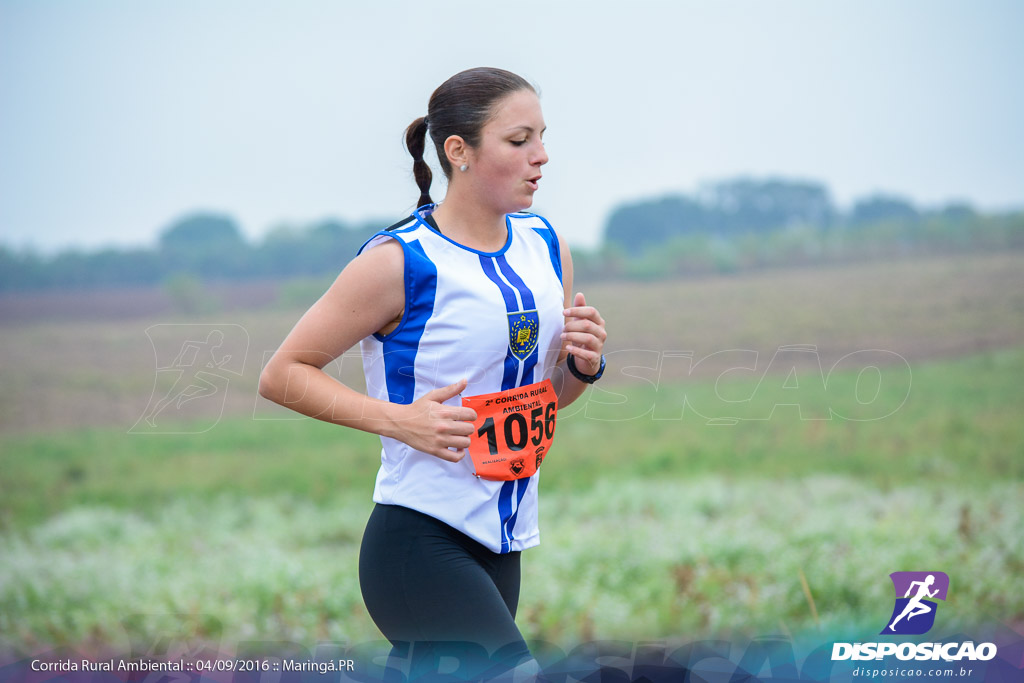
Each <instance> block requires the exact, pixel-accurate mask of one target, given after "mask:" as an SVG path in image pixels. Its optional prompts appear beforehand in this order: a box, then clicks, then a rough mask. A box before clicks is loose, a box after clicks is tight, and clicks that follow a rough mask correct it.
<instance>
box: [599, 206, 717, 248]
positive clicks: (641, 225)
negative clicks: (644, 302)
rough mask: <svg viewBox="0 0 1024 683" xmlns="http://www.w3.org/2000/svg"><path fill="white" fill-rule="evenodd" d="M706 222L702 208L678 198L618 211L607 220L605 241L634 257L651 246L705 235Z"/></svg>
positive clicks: (621, 207)
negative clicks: (682, 237)
mask: <svg viewBox="0 0 1024 683" xmlns="http://www.w3.org/2000/svg"><path fill="white" fill-rule="evenodd" d="M707 222H708V215H707V211H706V210H705V209H704V207H703V206H701V205H700V204H699V203H698V202H696V201H694V200H692V199H690V198H689V197H685V196H683V195H675V196H670V197H663V198H661V199H652V200H647V201H643V202H636V203H633V204H625V205H623V206H620V207H618V208H617V209H615V210H614V211H613V212H612V214H611V216H610V217H609V218H608V223H607V225H606V226H605V232H604V238H605V240H606V241H607V242H609V243H611V244H614V245H617V246H619V247H621V248H622V249H623V250H624V251H625V252H626V253H628V254H632V255H634V256H635V255H637V254H640V253H642V252H643V251H644V250H645V249H646V248H647V247H648V246H650V245H654V244H661V243H663V242H666V241H668V240H670V239H672V238H673V237H676V236H679V235H684V234H687V233H693V232H700V231H703V230H705V229H706V226H707Z"/></svg>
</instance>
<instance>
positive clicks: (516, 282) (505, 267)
mask: <svg viewBox="0 0 1024 683" xmlns="http://www.w3.org/2000/svg"><path fill="white" fill-rule="evenodd" d="M494 260H495V261H497V262H498V268H500V269H501V274H502V275H504V276H505V279H506V280H508V281H509V282H511V283H512V286H513V287H515V288H516V289H518V290H519V296H521V297H522V299H523V310H524V311H532V310H533V309H535V308H537V304H536V302H534V300H533V292H531V291H530V288H529V287H527V286H526V283H525V282H523V278H521V277H519V273H517V272H516V271H514V270H512V266H510V265H509V264H508V261H506V260H505V257H504V256H498V257H496V258H495V259H494ZM511 312H512V311H511V310H510V311H509V313H511Z"/></svg>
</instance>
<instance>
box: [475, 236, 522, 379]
mask: <svg viewBox="0 0 1024 683" xmlns="http://www.w3.org/2000/svg"><path fill="white" fill-rule="evenodd" d="M480 267H481V268H483V270H484V273H485V274H486V275H487V277H488V278H490V280H491V282H493V283H494V284H496V285H497V286H498V289H499V290H500V291H501V298H502V299H504V300H505V310H506V311H507V312H508V313H515V312H516V311H518V310H519V302H517V301H516V294H515V292H513V291H512V288H511V287H509V286H508V285H507V284H505V281H504V280H502V279H501V278H500V277H499V276H498V271H496V270H495V269H494V261H492V260H491V257H490V256H484V255H483V254H481V255H480ZM518 375H519V360H518V359H517V358H516V357H515V355H514V354H513V353H512V347H511V346H510V347H509V348H508V351H506V352H505V372H504V374H503V375H502V378H501V390H502V391H507V390H508V389H514V388H515V386H516V378H517V376H518Z"/></svg>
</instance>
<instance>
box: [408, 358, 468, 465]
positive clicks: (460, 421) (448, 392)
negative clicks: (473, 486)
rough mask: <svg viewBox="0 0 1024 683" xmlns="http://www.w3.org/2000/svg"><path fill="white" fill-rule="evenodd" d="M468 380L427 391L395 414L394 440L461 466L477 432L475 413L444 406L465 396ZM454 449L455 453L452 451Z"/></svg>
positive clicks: (458, 407) (459, 407)
mask: <svg viewBox="0 0 1024 683" xmlns="http://www.w3.org/2000/svg"><path fill="white" fill-rule="evenodd" d="M466 384H468V380H467V379H465V378H463V379H460V380H459V381H458V382H456V383H455V384H449V385H448V386H446V387H439V388H437V389H434V390H432V391H428V392H427V393H425V394H423V396H421V397H419V398H418V399H417V400H415V401H413V402H412V403H410V404H408V405H403V406H401V409H400V410H398V411H396V412H395V417H394V420H393V423H394V427H395V432H396V433H395V434H393V435H392V436H394V438H396V439H398V440H399V441H401V442H403V443H405V444H408V445H409V446H411V447H413V448H415V449H416V450H418V451H423V452H424V453H429V454H430V455H433V456H435V457H438V458H441V459H442V460H447V461H448V462H459V461H460V460H462V459H463V458H464V457H466V449H467V448H469V437H470V435H471V434H473V432H474V429H475V428H474V427H473V421H474V420H476V411H475V410H473V409H472V408H464V407H462V406H449V405H445V404H444V402H445V401H447V400H448V399H451V398H454V397H455V396H458V395H459V394H460V393H462V390H463V389H465V388H466ZM452 449H455V450H452Z"/></svg>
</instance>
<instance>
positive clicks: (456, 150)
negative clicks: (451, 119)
mask: <svg viewBox="0 0 1024 683" xmlns="http://www.w3.org/2000/svg"><path fill="white" fill-rule="evenodd" d="M444 154H445V156H446V157H448V163H449V164H451V165H452V168H459V167H460V166H462V165H463V164H468V163H469V145H467V144H466V141H465V140H463V139H462V137H461V136H458V135H449V136H448V139H447V140H445V141H444Z"/></svg>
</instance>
